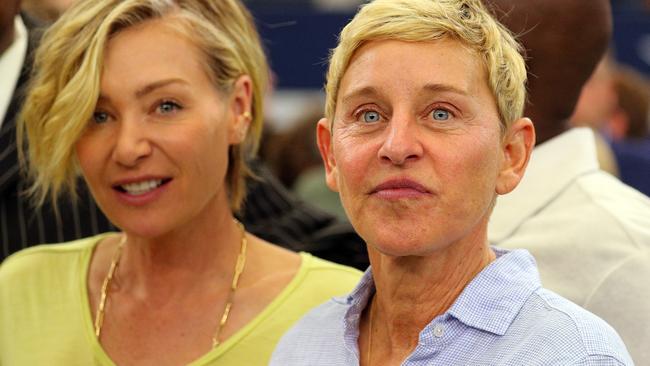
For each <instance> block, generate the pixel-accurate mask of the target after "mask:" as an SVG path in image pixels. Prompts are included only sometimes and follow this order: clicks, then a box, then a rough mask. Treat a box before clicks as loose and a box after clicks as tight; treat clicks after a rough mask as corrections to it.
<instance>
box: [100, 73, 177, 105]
mask: <svg viewBox="0 0 650 366" xmlns="http://www.w3.org/2000/svg"><path fill="white" fill-rule="evenodd" d="M170 84H183V85H187V82H186V81H185V80H183V79H178V78H171V79H163V80H158V81H154V82H153V83H151V84H147V85H145V86H143V87H142V88H140V89H138V90H136V91H135V97H136V98H138V99H140V98H142V97H144V96H145V95H147V94H149V93H151V92H153V91H155V90H156V89H160V88H162V87H165V86H167V85H170ZM97 100H98V102H102V101H110V100H111V98H109V97H108V96H106V95H104V94H99V98H98V99H97Z"/></svg>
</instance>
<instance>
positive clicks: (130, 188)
mask: <svg viewBox="0 0 650 366" xmlns="http://www.w3.org/2000/svg"><path fill="white" fill-rule="evenodd" d="M170 180H171V179H169V178H166V179H163V178H144V179H133V180H129V181H128V182H124V183H120V184H115V185H114V186H113V188H115V189H117V190H118V191H120V192H123V193H128V194H130V195H133V196H141V195H143V194H146V193H149V192H151V191H153V190H154V189H156V188H158V187H160V186H162V185H163V184H166V183H167V182H169V181H170Z"/></svg>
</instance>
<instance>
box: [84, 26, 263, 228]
mask: <svg viewBox="0 0 650 366" xmlns="http://www.w3.org/2000/svg"><path fill="white" fill-rule="evenodd" d="M159 28H160V29H161V30H162V32H159V33H157V32H155V30H156V29H154V27H146V26H145V27H134V28H133V29H132V30H131V29H129V30H126V31H124V32H122V33H119V34H118V35H116V36H115V37H114V38H113V39H112V40H111V41H110V42H109V45H108V49H107V55H106V63H105V67H104V73H103V75H102V79H101V85H102V86H101V95H100V98H99V102H98V104H97V108H96V112H95V119H96V120H101V121H104V120H105V122H101V123H100V122H97V121H90V122H89V124H88V127H87V129H86V131H85V133H84V135H83V136H82V137H81V138H80V139H79V141H78V142H77V145H76V150H77V156H78V157H79V163H80V166H81V169H82V171H83V174H84V177H85V179H86V181H87V182H88V185H89V187H90V189H91V192H92V193H93V196H94V197H95V198H96V200H97V202H98V204H99V206H100V207H101V208H102V211H103V212H105V213H106V215H107V216H108V217H109V218H110V219H111V221H112V222H114V223H116V224H117V225H118V226H119V227H120V228H122V229H123V230H125V231H126V232H128V233H129V234H131V235H133V236H137V237H140V236H141V237H157V236H162V235H168V234H170V232H173V231H174V230H178V229H179V228H181V230H187V229H190V227H188V226H187V223H188V222H189V221H192V220H197V219H199V220H200V218H201V217H203V216H208V217H214V215H215V213H216V211H217V210H218V212H228V211H229V210H228V209H227V207H228V200H227V192H226V189H225V185H224V179H225V175H226V169H227V158H228V146H229V145H231V144H233V143H238V142H240V141H239V138H240V137H241V136H242V134H241V133H239V131H237V130H236V128H237V127H238V125H237V122H243V121H244V120H243V119H241V118H238V115H240V114H241V112H240V111H239V109H243V108H244V106H243V105H241V106H240V105H237V104H236V103H233V104H232V105H229V103H228V102H229V101H228V99H227V98H226V97H225V96H224V95H222V93H221V92H219V91H218V90H217V89H215V88H214V87H213V86H212V84H211V83H210V80H209V79H208V77H207V75H206V74H205V72H204V71H203V67H202V65H201V63H200V62H201V57H200V54H199V51H198V50H197V49H196V48H195V47H194V46H193V45H192V44H191V43H189V42H188V41H185V40H184V39H182V38H180V37H179V36H178V35H176V33H174V32H173V31H172V30H169V29H166V28H164V27H159ZM140 30H142V31H141V32H140ZM149 36H151V37H152V38H151V40H150V41H148V38H147V37H149ZM133 45H136V47H132V46H133ZM179 52H183V54H188V55H191V56H192V57H187V58H185V57H183V58H178V57H175V56H176V55H178V54H179ZM151 54H156V55H159V56H160V59H161V60H162V61H160V62H157V63H155V64H152V65H147V67H143V65H146V60H148V57H150V56H149V55H151ZM245 81H246V83H247V87H250V80H245ZM242 82H244V80H242ZM143 91H144V92H143ZM243 127H244V128H245V126H243ZM206 156H210V157H212V158H211V159H206V158H205V157H206ZM152 178H158V179H163V180H168V183H166V184H164V185H162V186H161V187H160V188H159V189H157V190H156V191H155V192H153V193H154V194H158V196H157V197H152V198H151V199H148V200H146V201H145V202H142V203H133V202H131V201H129V200H128V199H129V198H132V197H125V196H130V195H128V194H126V193H125V192H123V191H122V190H119V189H117V187H118V186H119V184H124V183H128V182H139V181H143V180H145V179H152ZM157 191H160V192H157ZM179 199H182V202H183V203H184V204H183V205H173V204H172V203H174V202H178V200H179ZM223 215H224V214H223V213H221V214H219V216H223Z"/></svg>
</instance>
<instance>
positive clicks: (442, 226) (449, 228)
mask: <svg viewBox="0 0 650 366" xmlns="http://www.w3.org/2000/svg"><path fill="white" fill-rule="evenodd" d="M486 78H487V76H486V72H485V71H484V68H483V67H482V66H481V64H480V61H479V58H478V56H476V55H475V54H473V53H471V52H470V51H468V50H467V49H466V48H464V47H463V46H462V45H461V44H460V43H458V42H457V41H454V40H440V41H435V42H418V43H413V42H400V41H372V42H369V43H367V44H365V45H364V46H362V47H361V48H360V49H359V50H357V52H356V53H355V55H354V56H353V58H352V60H351V62H350V65H349V67H348V69H347V70H346V72H345V74H344V76H343V78H342V80H341V85H340V90H339V94H338V99H337V107H336V113H335V117H334V122H333V127H331V128H332V131H331V132H332V135H331V136H330V131H329V127H328V126H329V121H327V120H321V121H320V122H319V127H318V138H319V146H320V149H321V154H322V155H323V158H324V160H325V163H326V167H327V168H326V169H327V183H328V185H329V186H330V188H332V189H334V190H337V191H338V192H339V193H340V196H341V200H342V202H343V206H344V207H345V210H346V212H347V214H348V216H349V217H350V220H351V222H352V224H353V225H354V227H355V229H356V230H357V231H358V232H359V234H360V235H361V236H362V237H363V238H364V239H365V240H366V242H367V243H368V244H369V245H370V246H371V247H373V248H375V249H377V250H379V251H380V252H382V253H384V254H388V255H396V256H402V255H427V254H432V253H433V252H435V251H436V250H439V249H442V248H444V247H446V246H448V245H451V244H454V243H457V242H459V241H461V240H472V239H476V240H479V241H480V242H481V243H485V242H486V239H485V235H486V234H485V230H486V224H487V219H488V217H489V214H490V211H491V204H492V202H493V200H494V198H495V196H496V194H497V193H506V191H509V190H510V189H511V186H512V175H511V174H509V172H510V173H511V170H508V167H509V163H508V162H509V161H510V160H511V159H510V157H509V152H508V149H509V147H508V146H509V145H508V144H507V143H504V142H503V141H506V140H508V139H509V137H508V136H509V135H508V134H507V136H506V137H507V138H506V139H505V140H502V136H501V133H500V128H499V116H498V112H497V107H496V104H495V100H494V97H493V96H492V94H491V92H490V89H489V87H488V85H487V81H486V80H487V79H486ZM528 122H530V121H528ZM518 123H523V122H518ZM530 129H531V131H532V127H531V128H530ZM531 133H532V132H531ZM524 166H525V162H524ZM516 180H517V181H518V179H516ZM514 185H516V182H515V183H514Z"/></svg>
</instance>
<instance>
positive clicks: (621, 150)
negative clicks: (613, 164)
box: [607, 65, 650, 196]
mask: <svg viewBox="0 0 650 366" xmlns="http://www.w3.org/2000/svg"><path fill="white" fill-rule="evenodd" d="M614 86H615V88H616V95H617V96H618V108H617V109H616V111H615V112H614V114H613V115H612V116H611V117H610V118H609V120H608V121H607V132H608V133H609V136H610V138H611V144H612V149H613V150H614V154H615V155H616V161H617V163H618V166H619V171H620V178H621V180H622V181H623V182H625V183H627V184H629V185H630V186H632V187H634V188H636V189H638V190H639V191H641V192H643V193H645V194H646V195H647V196H650V81H649V80H648V78H646V77H645V75H643V74H641V73H640V72H638V71H636V70H634V69H632V68H630V67H626V66H624V65H619V66H618V67H617V68H616V70H615V75H614Z"/></svg>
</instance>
